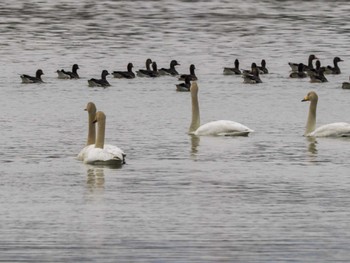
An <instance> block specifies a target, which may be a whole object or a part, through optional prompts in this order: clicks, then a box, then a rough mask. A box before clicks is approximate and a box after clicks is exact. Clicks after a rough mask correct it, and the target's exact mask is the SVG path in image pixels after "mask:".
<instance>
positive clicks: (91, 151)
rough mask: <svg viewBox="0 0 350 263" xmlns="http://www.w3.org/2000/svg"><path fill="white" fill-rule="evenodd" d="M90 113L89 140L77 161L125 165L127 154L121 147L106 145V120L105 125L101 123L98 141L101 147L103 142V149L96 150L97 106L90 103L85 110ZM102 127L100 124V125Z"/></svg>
mask: <svg viewBox="0 0 350 263" xmlns="http://www.w3.org/2000/svg"><path fill="white" fill-rule="evenodd" d="M85 110H86V111H87V112H88V115H89V118H88V122H89V131H88V139H87V145H86V146H85V147H84V148H83V149H82V150H81V151H80V152H79V154H78V156H77V159H78V160H79V161H83V162H84V163H90V164H94V163H104V164H108V163H112V164H113V163H115V162H118V163H120V162H122V163H125V156H126V154H125V153H124V152H123V150H121V149H120V148H119V147H117V146H114V145H110V144H104V130H105V127H104V126H105V120H103V123H101V126H103V127H99V128H100V133H99V134H97V136H98V140H99V141H100V147H101V142H102V139H103V143H102V148H96V144H95V141H96V128H95V122H96V106H95V104H94V103H93V102H89V103H88V104H87V106H86V109H85ZM101 122H102V121H101ZM99 125H100V124H99Z"/></svg>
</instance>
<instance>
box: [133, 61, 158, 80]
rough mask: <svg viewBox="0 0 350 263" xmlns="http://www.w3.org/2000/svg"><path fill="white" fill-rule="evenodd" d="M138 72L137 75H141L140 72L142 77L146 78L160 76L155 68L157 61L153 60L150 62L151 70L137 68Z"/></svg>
mask: <svg viewBox="0 0 350 263" xmlns="http://www.w3.org/2000/svg"><path fill="white" fill-rule="evenodd" d="M138 72H139V73H138V76H141V75H139V74H142V77H146V78H156V77H159V76H160V74H159V72H158V68H157V63H156V62H155V61H153V62H152V70H139V71H138Z"/></svg>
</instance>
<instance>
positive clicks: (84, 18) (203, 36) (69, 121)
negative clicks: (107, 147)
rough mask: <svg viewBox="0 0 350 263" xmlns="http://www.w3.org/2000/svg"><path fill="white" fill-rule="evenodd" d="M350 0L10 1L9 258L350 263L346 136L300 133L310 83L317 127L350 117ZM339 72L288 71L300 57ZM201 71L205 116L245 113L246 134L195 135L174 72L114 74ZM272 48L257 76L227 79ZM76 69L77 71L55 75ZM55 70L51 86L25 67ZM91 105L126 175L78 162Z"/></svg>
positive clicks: (6, 34)
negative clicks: (349, 84) (318, 75)
mask: <svg viewBox="0 0 350 263" xmlns="http://www.w3.org/2000/svg"><path fill="white" fill-rule="evenodd" d="M349 10H350V6H349V5H348V4H347V2H346V1H333V2H327V1H307V2H305V1H300V2H299V1H298V2H295V1H272V0H270V1H261V2H256V1H233V2H232V1H98V2H94V1H80V2H74V3H72V2H71V1H60V2H59V3H58V2H56V1H51V0H43V1H29V2H28V1H15V2H14V1H9V0H5V1H2V3H0V11H1V14H2V15H1V17H0V24H1V29H0V33H1V34H0V57H1V61H2V66H1V69H2V74H1V76H0V97H1V104H2V108H3V114H1V115H0V123H1V135H2V138H3V140H2V142H3V148H2V151H1V152H0V163H1V166H0V167H1V168H0V173H1V182H0V198H1V217H0V220H1V241H0V255H1V257H0V261H2V262H11V261H12V262H19V261H22V262H348V261H349V259H350V254H349V252H348V251H349V250H348V248H349V245H350V243H349V240H350V239H349V233H350V226H349V223H348V218H349V215H350V206H349V204H350V200H349V188H350V179H349V168H350V165H349V161H348V160H349V156H350V147H349V145H350V141H349V140H347V139H326V138H323V139H317V140H311V139H310V140H309V139H307V138H305V137H303V136H302V135H303V132H304V127H305V122H306V118H307V111H308V103H301V99H302V98H303V97H304V96H305V95H306V94H307V93H308V92H309V91H310V90H315V91H316V92H317V93H318V95H319V105H318V115H317V118H318V123H317V125H322V124H326V123H330V122H336V121H346V122H350V119H349V113H348V110H347V109H348V105H349V100H350V93H349V92H348V91H347V90H342V89H341V83H342V82H344V81H347V80H348V75H349V69H350V60H349V55H348V39H349V34H350V27H349V24H348V23H346V21H347V18H348V13H349ZM311 53H314V54H315V55H316V56H317V57H318V58H319V59H320V60H321V63H322V64H323V65H329V64H331V63H332V59H333V57H334V56H340V57H341V58H342V59H343V60H344V62H342V64H340V66H341V70H342V74H341V75H337V76H327V77H328V80H329V82H328V83H323V84H312V83H309V82H308V80H292V79H289V78H288V76H289V67H288V64H287V62H288V61H293V62H294V61H295V62H304V63H306V61H307V57H308V56H309V54H311ZM148 57H150V58H152V59H153V60H155V61H157V63H158V67H160V68H161V67H168V65H169V62H170V60H171V59H177V60H178V61H179V63H180V64H181V66H179V67H178V71H180V72H181V73H187V72H188V67H189V65H190V64H192V63H193V64H195V65H196V68H197V75H198V77H199V81H198V85H199V89H200V90H199V99H200V107H201V120H202V122H203V123H205V122H207V121H211V120H217V119H230V120H235V121H238V122H241V123H243V124H245V125H247V126H248V127H250V128H252V129H254V130H255V133H253V134H252V135H250V136H249V137H243V138H221V137H201V138H196V137H191V136H189V135H188V134H187V130H188V127H189V124H190V118H191V115H190V114H191V104H190V103H191V100H190V95H189V94H188V93H177V92H176V91H175V84H177V83H178V81H177V80H176V79H175V78H171V77H162V78H157V79H143V78H136V79H134V80H118V79H113V78H109V81H110V83H111V84H112V86H111V87H110V88H107V89H98V88H89V87H88V86H87V79H90V78H92V77H95V78H97V77H99V76H100V73H101V71H102V69H107V70H109V71H113V70H122V69H124V68H126V65H127V63H128V62H132V63H133V64H134V66H135V70H136V69H139V68H143V67H144V63H145V60H146V59H147V58H148ZM236 58H238V59H239V60H240V62H241V67H242V68H249V67H250V64H251V63H252V62H254V61H255V62H257V63H260V61H261V59H263V58H264V59H266V61H267V66H268V68H269V70H270V72H271V74H268V75H264V76H261V78H262V80H263V83H262V84H259V85H246V84H243V81H242V78H240V77H235V76H223V75H222V70H223V67H224V66H231V65H233V61H234V59H236ZM74 63H78V64H79V66H80V70H79V74H80V75H81V77H82V78H81V79H80V80H72V81H70V80H68V81H66V80H59V79H57V76H56V73H55V71H56V70H57V69H60V68H65V69H70V68H71V65H72V64H74ZM38 68H41V69H43V71H44V73H45V75H44V76H43V79H44V81H45V82H46V83H45V84H41V85H24V84H21V83H20V78H19V75H20V74H23V73H26V74H34V72H35V71H36V69H38ZM88 101H94V102H95V104H96V106H97V108H98V110H103V111H104V112H105V113H106V115H107V128H106V142H107V143H109V144H114V145H118V146H119V147H120V148H122V149H123V150H124V151H125V152H126V153H127V164H126V165H124V166H123V167H122V168H121V169H111V168H108V167H94V166H87V165H84V164H82V163H81V162H79V161H77V160H76V159H75V157H76V155H77V153H78V152H79V151H80V150H81V149H82V148H83V146H84V144H85V140H86V135H87V113H86V112H85V111H84V110H83V109H84V108H85V106H86V103H87V102H88Z"/></svg>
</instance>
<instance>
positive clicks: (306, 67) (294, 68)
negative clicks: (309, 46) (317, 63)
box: [288, 54, 317, 71]
mask: <svg viewBox="0 0 350 263" xmlns="http://www.w3.org/2000/svg"><path fill="white" fill-rule="evenodd" d="M315 59H317V57H316V56H315V55H314V54H311V55H310V56H309V58H308V64H307V65H305V64H303V71H307V70H310V69H313V68H314V66H313V64H312V61H313V60H315ZM299 64H300V63H294V62H288V65H289V66H290V67H291V69H292V71H298V67H299Z"/></svg>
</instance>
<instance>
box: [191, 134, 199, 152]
mask: <svg viewBox="0 0 350 263" xmlns="http://www.w3.org/2000/svg"><path fill="white" fill-rule="evenodd" d="M190 137H191V155H192V156H194V155H196V153H197V152H198V149H197V147H198V146H199V142H200V137H199V136H196V135H190Z"/></svg>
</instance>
